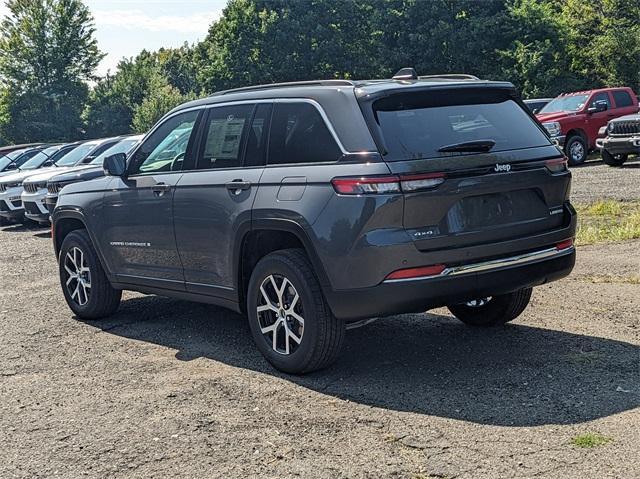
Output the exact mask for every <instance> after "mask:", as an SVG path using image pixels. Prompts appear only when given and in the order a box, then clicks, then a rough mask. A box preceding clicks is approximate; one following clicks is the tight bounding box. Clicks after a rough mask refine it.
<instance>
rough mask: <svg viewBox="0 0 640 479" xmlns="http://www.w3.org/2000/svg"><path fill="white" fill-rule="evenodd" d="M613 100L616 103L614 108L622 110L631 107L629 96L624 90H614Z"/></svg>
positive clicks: (631, 102)
mask: <svg viewBox="0 0 640 479" xmlns="http://www.w3.org/2000/svg"><path fill="white" fill-rule="evenodd" d="M613 99H614V100H615V102H616V108H622V107H625V106H631V105H633V101H631V95H629V94H628V93H627V92H626V91H624V90H616V91H614V92H613Z"/></svg>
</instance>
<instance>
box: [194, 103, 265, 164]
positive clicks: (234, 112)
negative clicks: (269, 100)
mask: <svg viewBox="0 0 640 479" xmlns="http://www.w3.org/2000/svg"><path fill="white" fill-rule="evenodd" d="M253 108H254V105H235V106H222V107H217V108H211V110H209V116H208V118H207V121H206V123H205V125H204V129H203V131H204V135H205V138H204V143H203V145H202V147H201V150H202V151H201V153H200V155H198V162H197V164H196V168H197V169H198V170H209V169H217V168H237V167H241V166H242V144H243V140H244V136H245V134H246V131H247V130H248V126H249V122H250V121H251V115H252V114H253Z"/></svg>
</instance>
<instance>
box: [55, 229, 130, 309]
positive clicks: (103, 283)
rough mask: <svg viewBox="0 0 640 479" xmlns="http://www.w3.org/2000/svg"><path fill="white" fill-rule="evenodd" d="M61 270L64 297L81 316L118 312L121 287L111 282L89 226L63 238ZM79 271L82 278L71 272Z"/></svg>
mask: <svg viewBox="0 0 640 479" xmlns="http://www.w3.org/2000/svg"><path fill="white" fill-rule="evenodd" d="M80 253H81V255H80ZM74 255H75V256H74ZM74 258H75V260H74ZM85 268H88V271H86V270H85ZM58 270H59V274H60V285H61V287H62V292H63V294H64V299H65V300H66V301H67V304H68V305H69V308H71V311H73V312H74V313H75V315H76V316H77V317H78V318H80V319H87V320H94V319H99V318H104V317H105V316H109V315H111V314H113V313H115V312H116V310H117V309H118V306H119V305H120V299H121V297H122V291H121V290H118V289H114V288H113V287H112V286H111V283H109V280H108V279H107V276H106V274H105V273H104V269H103V268H102V264H100V259H99V258H98V255H97V253H96V250H95V249H94V247H93V244H92V243H91V239H90V238H89V234H88V233H87V231H86V230H75V231H72V232H71V233H69V234H68V235H67V237H66V238H65V239H64V241H63V242H62V247H61V248H60V256H59V257H58ZM78 271H80V275H79V276H80V279H81V281H80V280H79V279H77V277H76V279H74V278H71V276H72V274H71V273H74V274H76V276H78ZM81 283H83V284H81ZM87 283H88V284H89V287H87ZM76 291H77V292H76Z"/></svg>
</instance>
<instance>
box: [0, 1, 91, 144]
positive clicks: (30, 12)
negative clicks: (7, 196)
mask: <svg viewBox="0 0 640 479" xmlns="http://www.w3.org/2000/svg"><path fill="white" fill-rule="evenodd" d="M7 8H8V9H9V14H8V15H7V16H6V17H5V18H4V20H3V21H2V22H1V23H0V79H1V81H2V83H3V85H4V86H5V88H6V93H5V94H4V95H3V98H2V99H3V101H4V105H3V110H4V111H6V112H7V114H6V115H3V119H4V121H2V123H1V124H0V134H2V136H3V137H5V138H8V139H10V140H12V141H16V142H19V141H35V140H64V139H73V138H77V137H78V136H79V135H80V134H81V133H82V120H81V112H82V108H83V104H84V101H85V99H86V97H87V94H88V87H87V83H86V82H87V81H88V80H92V79H93V78H94V76H93V72H94V71H95V68H96V66H97V65H98V63H99V62H100V60H101V59H102V57H103V55H102V54H101V53H100V51H99V50H98V47H97V42H96V40H95V38H94V33H95V29H94V27H93V18H92V17H91V14H90V12H89V9H88V8H87V7H86V6H85V5H84V4H83V3H82V2H81V1H80V0H8V1H7Z"/></svg>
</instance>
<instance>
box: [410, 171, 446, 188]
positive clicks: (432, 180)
mask: <svg viewBox="0 0 640 479" xmlns="http://www.w3.org/2000/svg"><path fill="white" fill-rule="evenodd" d="M444 178H445V177H444V173H426V174H424V175H407V176H401V177H400V185H401V187H402V191H405V192H409V191H419V190H426V189H429V188H435V187H436V186H438V185H441V184H442V183H444Z"/></svg>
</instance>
